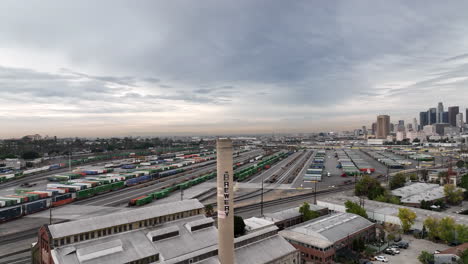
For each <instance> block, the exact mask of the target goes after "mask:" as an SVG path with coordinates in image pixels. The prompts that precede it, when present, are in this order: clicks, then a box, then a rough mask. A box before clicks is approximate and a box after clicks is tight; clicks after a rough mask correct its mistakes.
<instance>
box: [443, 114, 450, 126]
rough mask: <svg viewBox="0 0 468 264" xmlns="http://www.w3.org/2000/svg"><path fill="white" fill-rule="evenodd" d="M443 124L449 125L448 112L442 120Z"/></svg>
mask: <svg viewBox="0 0 468 264" xmlns="http://www.w3.org/2000/svg"><path fill="white" fill-rule="evenodd" d="M442 123H445V124H448V123H449V118H448V112H444V114H443V118H442Z"/></svg>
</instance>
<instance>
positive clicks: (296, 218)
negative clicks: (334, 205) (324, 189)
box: [244, 204, 328, 231]
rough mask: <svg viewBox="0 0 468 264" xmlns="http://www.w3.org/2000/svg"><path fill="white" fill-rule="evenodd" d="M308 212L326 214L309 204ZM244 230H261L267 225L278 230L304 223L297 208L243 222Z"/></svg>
mask: <svg viewBox="0 0 468 264" xmlns="http://www.w3.org/2000/svg"><path fill="white" fill-rule="evenodd" d="M309 207H310V210H311V211H314V212H317V213H319V215H320V216H324V215H327V214H328V208H326V207H323V206H319V205H315V204H309ZM244 222H245V225H246V228H247V229H248V230H249V231H252V230H256V229H259V228H263V227H265V226H267V225H272V224H274V225H276V226H277V227H278V228H279V230H283V229H285V228H288V227H291V226H295V225H298V224H300V223H302V222H304V219H303V216H302V214H301V213H300V212H299V207H294V208H289V209H285V210H281V211H278V212H274V213H266V214H264V215H263V217H261V218H257V217H251V218H248V219H245V220H244Z"/></svg>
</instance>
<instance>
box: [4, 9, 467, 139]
mask: <svg viewBox="0 0 468 264" xmlns="http://www.w3.org/2000/svg"><path fill="white" fill-rule="evenodd" d="M467 10H468V1H453V2H449V3H446V2H442V1H403V0H402V1H380V2H376V1H371V0H368V1H333V0H331V1H280V0H276V1H275V0H273V1H254V0H237V1H219V0H207V1H179V0H171V1H149V0H148V1H144V0H142V1H130V0H127V1H119V0H108V1H104V0H103V1H91V0H80V1H63V0H55V1H54V0H49V1H40V0H31V1H17V0H5V1H1V2H0V32H1V33H0V124H1V129H0V138H7V137H19V136H22V135H26V134H35V133H39V134H42V135H46V134H48V135H50V136H52V135H57V136H124V135H132V134H135V135H138V134H140V135H153V134H154V135H168V134H171V133H177V134H191V133H195V134H235V133H239V134H241V133H273V132H275V133H280V132H316V131H324V130H343V129H352V128H358V127H360V126H362V125H367V126H370V124H371V122H373V121H374V120H375V117H376V116H377V115H378V114H388V115H390V116H391V119H392V122H395V121H396V120H398V119H405V120H407V121H410V120H412V118H414V117H418V118H419V115H418V114H419V112H420V111H423V110H427V108H429V107H436V106H437V103H438V102H439V101H443V102H444V105H445V107H448V106H450V105H460V107H461V111H463V112H464V109H465V107H466V106H468V104H466V102H467V101H468V93H467V91H468V48H467V45H466V43H468V27H467V25H468V15H467Z"/></svg>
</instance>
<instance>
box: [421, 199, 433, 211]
mask: <svg viewBox="0 0 468 264" xmlns="http://www.w3.org/2000/svg"><path fill="white" fill-rule="evenodd" d="M431 205H432V203H431V202H429V201H425V200H422V201H421V206H420V207H421V209H426V210H431Z"/></svg>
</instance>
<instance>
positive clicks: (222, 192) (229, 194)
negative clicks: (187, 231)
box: [216, 138, 234, 264]
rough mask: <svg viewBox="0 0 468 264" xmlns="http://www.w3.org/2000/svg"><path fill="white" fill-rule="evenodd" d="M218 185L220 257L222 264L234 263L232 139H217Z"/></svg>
mask: <svg viewBox="0 0 468 264" xmlns="http://www.w3.org/2000/svg"><path fill="white" fill-rule="evenodd" d="M216 151H217V157H218V158H217V160H218V161H217V173H218V174H217V183H218V184H217V185H218V196H217V198H218V258H219V262H220V263H222V264H233V263H234V207H233V196H234V193H233V176H234V174H233V171H232V165H233V161H232V141H231V139H228V138H220V139H218V140H217V141H216Z"/></svg>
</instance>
